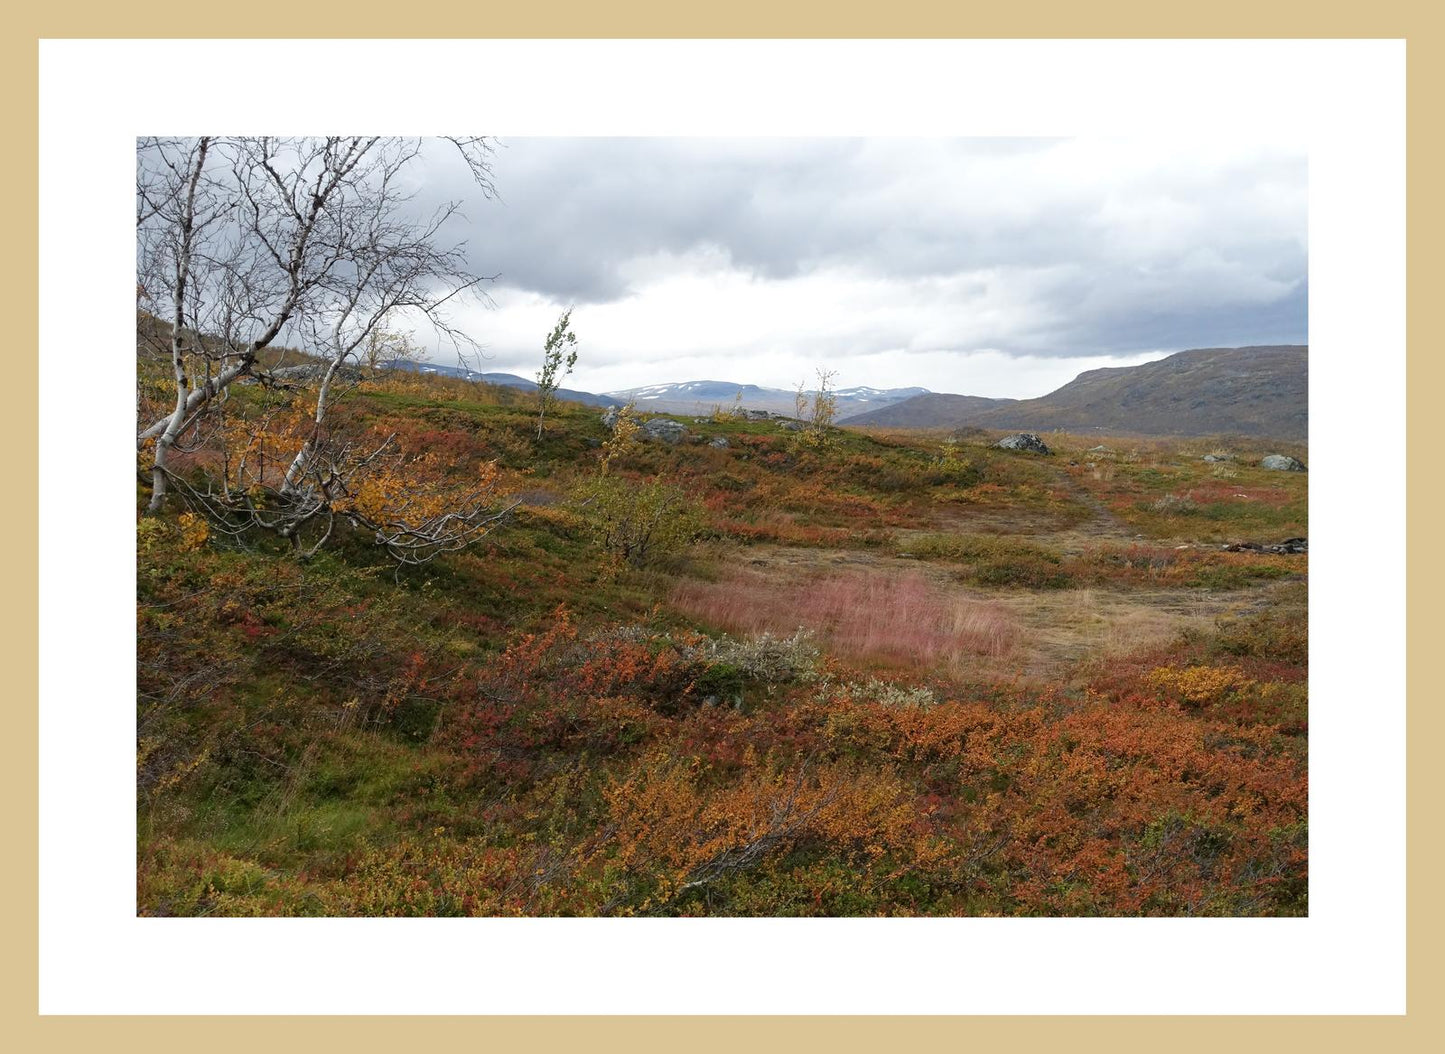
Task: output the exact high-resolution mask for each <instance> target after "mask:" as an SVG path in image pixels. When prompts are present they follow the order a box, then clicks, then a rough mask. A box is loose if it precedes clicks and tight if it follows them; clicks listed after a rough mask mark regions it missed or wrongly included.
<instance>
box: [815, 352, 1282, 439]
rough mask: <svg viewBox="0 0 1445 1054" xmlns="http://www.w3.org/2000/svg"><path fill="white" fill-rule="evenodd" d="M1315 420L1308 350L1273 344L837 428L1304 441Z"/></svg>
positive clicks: (1175, 358)
mask: <svg viewBox="0 0 1445 1054" xmlns="http://www.w3.org/2000/svg"><path fill="white" fill-rule="evenodd" d="M1308 417H1309V348H1308V347H1307V346H1305V345H1272V346H1267V347H1248V348H1200V349H1196V350H1192V351H1181V352H1177V353H1176V354H1173V355H1170V356H1168V357H1167V358H1163V359H1159V360H1157V361H1155V362H1147V363H1144V364H1143V365H1141V366H1121V367H1110V368H1105V369H1099V370H1089V371H1087V372H1085V373H1081V374H1079V376H1078V377H1076V378H1074V379H1073V380H1072V381H1070V382H1069V383H1068V384H1066V385H1064V386H1063V387H1062V388H1059V389H1058V390H1056V391H1054V392H1051V393H1049V394H1048V395H1045V396H1042V397H1040V398H1037V399H982V398H975V397H970V396H948V395H931V394H930V395H921V396H915V397H913V398H911V399H905V400H903V401H901V402H898V403H895V404H893V405H892V406H888V407H884V408H883V409H881V410H877V411H873V412H870V413H864V414H857V415H854V416H851V417H845V418H844V419H843V420H842V421H841V422H840V423H841V424H847V425H868V426H874V427H893V428H939V427H959V426H975V427H980V428H1012V429H1021V430H1028V431H1034V432H1043V431H1050V430H1053V429H1061V430H1064V431H1069V432H1101V433H1112V434H1134V435H1159V436H1165V435H1226V434H1231V435H1250V436H1271V437H1276V438H1281V439H1304V438H1305V437H1306V436H1307V434H1308Z"/></svg>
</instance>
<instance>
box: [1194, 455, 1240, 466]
mask: <svg viewBox="0 0 1445 1054" xmlns="http://www.w3.org/2000/svg"><path fill="white" fill-rule="evenodd" d="M1199 460H1200V461H1208V462H1209V463H1210V464H1214V463H1215V462H1219V461H1233V460H1234V455H1233V454H1205V455H1204V456H1203V457H1202V458H1200V459H1199Z"/></svg>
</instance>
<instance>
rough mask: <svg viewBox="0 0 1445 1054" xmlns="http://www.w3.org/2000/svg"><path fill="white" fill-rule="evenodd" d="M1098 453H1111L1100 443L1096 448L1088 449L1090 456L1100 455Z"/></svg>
mask: <svg viewBox="0 0 1445 1054" xmlns="http://www.w3.org/2000/svg"><path fill="white" fill-rule="evenodd" d="M1100 452H1102V453H1105V454H1107V453H1111V451H1110V450H1109V448H1108V447H1106V446H1105V445H1104V444H1103V443H1100V444H1099V445H1098V446H1091V447H1089V453H1091V454H1094V453H1100Z"/></svg>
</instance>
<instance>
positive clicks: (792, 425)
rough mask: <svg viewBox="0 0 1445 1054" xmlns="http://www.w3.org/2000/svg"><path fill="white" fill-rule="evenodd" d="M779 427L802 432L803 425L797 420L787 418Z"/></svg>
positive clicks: (787, 430)
mask: <svg viewBox="0 0 1445 1054" xmlns="http://www.w3.org/2000/svg"><path fill="white" fill-rule="evenodd" d="M778 427H779V428H781V429H782V430H783V431H784V432H801V431H802V430H803V426H802V425H801V424H799V423H798V422H797V421H787V420H785V421H783V423H782V424H780V425H778Z"/></svg>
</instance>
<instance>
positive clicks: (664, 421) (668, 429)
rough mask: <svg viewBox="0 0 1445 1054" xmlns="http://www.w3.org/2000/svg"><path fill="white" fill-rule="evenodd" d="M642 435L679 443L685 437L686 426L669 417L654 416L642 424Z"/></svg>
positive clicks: (669, 442)
mask: <svg viewBox="0 0 1445 1054" xmlns="http://www.w3.org/2000/svg"><path fill="white" fill-rule="evenodd" d="M642 435H643V437H644V438H647V439H658V440H661V441H662V442H664V443H668V444H672V443H680V442H682V441H683V440H684V439H686V438H687V426H686V425H685V424H683V423H682V422H681V421H674V420H673V419H672V418H670V417H654V418H653V419H652V420H651V421H648V422H647V424H645V425H643V426H642Z"/></svg>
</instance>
